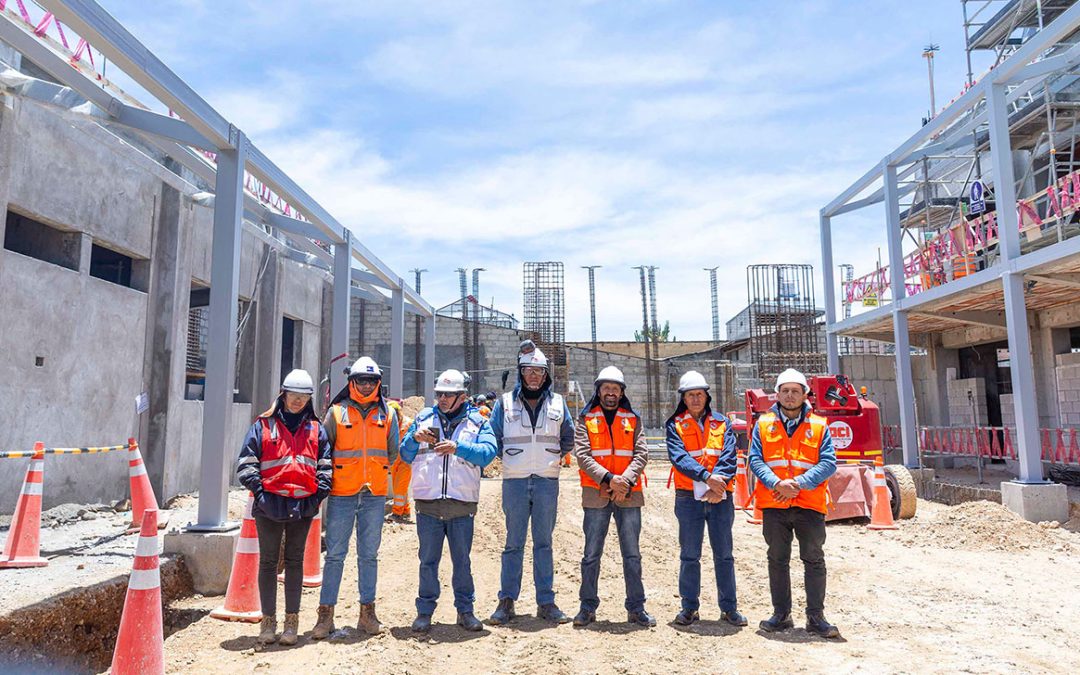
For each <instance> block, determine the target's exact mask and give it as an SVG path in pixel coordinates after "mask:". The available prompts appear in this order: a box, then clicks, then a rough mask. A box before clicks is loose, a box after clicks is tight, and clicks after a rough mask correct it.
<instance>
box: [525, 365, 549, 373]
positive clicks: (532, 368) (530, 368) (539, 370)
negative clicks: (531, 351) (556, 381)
mask: <svg viewBox="0 0 1080 675" xmlns="http://www.w3.org/2000/svg"><path fill="white" fill-rule="evenodd" d="M521 372H523V373H525V374H526V375H543V374H544V369H543V368H540V367H538V366H525V367H524V368H522V369H521Z"/></svg>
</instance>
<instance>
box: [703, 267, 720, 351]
mask: <svg viewBox="0 0 1080 675" xmlns="http://www.w3.org/2000/svg"><path fill="white" fill-rule="evenodd" d="M704 269H705V271H706V272H708V273H709V294H710V296H711V299H712V339H713V342H720V300H719V298H718V297H717V294H716V270H717V269H719V268H717V267H706V268H704Z"/></svg>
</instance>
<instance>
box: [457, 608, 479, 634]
mask: <svg viewBox="0 0 1080 675" xmlns="http://www.w3.org/2000/svg"><path fill="white" fill-rule="evenodd" d="M457 625H459V626H461V627H462V628H464V629H465V630H467V631H471V632H473V633H475V632H477V631H481V630H484V624H482V623H480V619H477V618H476V615H475V614H473V613H472V612H463V613H458V615H457Z"/></svg>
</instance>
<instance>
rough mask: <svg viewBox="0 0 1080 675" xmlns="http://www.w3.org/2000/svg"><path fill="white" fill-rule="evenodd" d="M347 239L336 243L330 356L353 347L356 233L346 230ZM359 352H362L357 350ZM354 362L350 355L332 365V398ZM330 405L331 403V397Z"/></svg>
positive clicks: (342, 385) (340, 388)
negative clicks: (354, 249) (350, 328)
mask: <svg viewBox="0 0 1080 675" xmlns="http://www.w3.org/2000/svg"><path fill="white" fill-rule="evenodd" d="M342 235H343V236H342V239H344V241H343V242H342V243H340V244H337V245H335V246H334V299H333V306H332V311H333V314H332V316H331V319H330V331H331V332H330V358H334V357H335V356H337V355H338V354H347V353H348V351H349V319H350V315H351V314H352V233H351V232H350V231H349V230H348V228H344V230H343V232H342ZM356 356H360V355H359V354H356ZM350 365H352V362H351V361H350V360H349V358H348V357H346V358H345V359H343V360H341V361H335V362H334V363H333V364H332V365H331V366H330V399H331V400H332V399H333V398H334V396H336V395H337V393H338V392H339V391H341V390H342V389H344V388H345V369H346V368H348V367H349V366H350ZM325 403H326V405H327V406H329V405H330V400H327V401H326V402H325Z"/></svg>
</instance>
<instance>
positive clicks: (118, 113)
mask: <svg viewBox="0 0 1080 675" xmlns="http://www.w3.org/2000/svg"><path fill="white" fill-rule="evenodd" d="M39 4H40V5H41V6H42V7H44V8H45V9H46V10H48V11H49V12H51V14H52V15H53V16H54V17H55V18H56V19H57V20H58V21H62V22H63V23H64V24H65V25H66V26H67V27H69V28H70V29H72V30H73V31H74V32H75V33H77V34H78V35H79V36H80V37H81V38H83V39H85V40H86V41H88V42H89V43H91V44H92V45H93V46H94V48H95V49H97V50H98V51H99V52H101V53H102V54H103V55H104V57H105V58H107V59H108V60H109V62H110V63H112V64H114V65H115V66H118V67H120V69H121V70H123V71H124V72H125V74H127V75H128V76H129V77H131V78H132V79H133V80H134V81H135V82H136V83H137V84H139V86H141V87H142V88H143V89H145V90H146V91H147V92H149V93H150V94H151V95H153V96H154V97H155V98H156V99H157V100H158V101H159V102H160V103H161V104H163V106H164V107H167V108H168V109H169V110H170V111H173V112H175V113H176V114H177V115H178V116H179V119H175V118H172V117H169V116H165V115H162V114H159V113H156V112H152V111H149V110H144V109H141V108H138V107H136V106H132V105H130V104H128V103H126V102H124V101H121V100H119V99H117V98H116V97H114V96H112V95H111V94H110V93H108V92H107V91H105V90H104V89H103V88H101V87H100V86H98V84H97V83H95V82H94V81H92V80H91V79H90V78H88V77H86V76H85V75H83V74H82V73H81V72H80V71H79V70H78V69H77V68H72V67H71V66H70V65H69V64H68V63H67V60H66V59H65V58H62V57H61V56H59V55H58V54H57V53H55V52H54V51H53V50H52V48H51V47H49V46H47V45H46V44H45V43H44V42H42V41H41V40H39V39H38V38H37V37H36V36H34V35H32V34H31V33H30V32H29V31H28V30H24V29H23V28H22V27H21V26H18V25H17V24H16V23H14V22H12V21H11V20H9V19H8V18H7V17H2V15H0V39H3V40H4V41H5V42H7V43H9V44H11V45H12V46H13V47H14V48H15V49H17V50H18V51H19V52H21V53H23V54H25V55H26V56H27V57H28V58H29V59H30V60H31V61H33V62H34V63H36V64H37V65H38V66H40V67H41V68H43V69H44V70H45V71H46V72H48V73H49V74H50V75H51V76H52V77H54V78H55V79H56V80H57V81H58V82H61V83H63V84H64V85H65V86H67V87H70V88H71V89H72V90H74V91H75V92H77V93H79V94H80V95H81V96H83V97H85V98H86V99H87V100H89V101H90V102H92V103H93V104H94V105H95V106H97V107H98V108H100V110H101V111H102V113H101V114H97V115H96V116H98V117H102V116H104V117H105V119H103V120H102V123H103V124H113V125H119V126H122V127H124V128H125V129H130V130H132V131H133V132H134V133H136V134H137V135H138V136H139V137H140V138H142V139H143V140H144V141H145V142H147V143H148V144H150V145H152V146H154V147H156V148H158V149H159V150H161V151H162V152H163V153H165V154H166V155H167V156H169V157H172V158H173V159H174V160H176V161H177V162H179V163H180V164H181V165H183V166H184V167H186V168H188V169H190V170H191V171H192V172H193V173H194V174H195V175H197V176H199V177H200V178H201V179H202V180H204V181H206V182H207V183H212V184H213V185H214V186H215V194H214V196H213V208H214V231H213V239H212V259H211V277H212V278H211V281H212V285H211V291H210V311H209V314H210V319H209V336H208V349H207V352H208V353H207V381H206V389H205V404H204V406H203V410H204V420H203V434H202V462H201V467H200V501H199V513H198V522H197V523H196V524H195V525H194V529H201V530H213V529H221V528H226V527H228V525H227V524H226V522H225V518H226V515H227V512H226V508H225V507H226V497H227V493H226V489H227V485H228V480H229V476H231V474H232V467H231V462H230V461H228V460H227V453H226V449H227V448H231V447H233V446H234V445H235V443H234V442H233V441H234V439H230V438H228V429H229V416H230V414H231V410H232V392H233V386H234V377H233V374H234V371H235V358H236V346H235V342H236V331H235V330H234V328H235V324H236V315H237V298H238V286H239V261H238V258H239V250H240V237H241V233H242V231H243V230H242V227H243V221H244V218H245V215H246V214H247V215H248V216H249V217H250V218H251V219H252V220H253V222H256V223H261V224H264V225H266V227H268V228H273V230H274V231H275V232H276V231H278V230H280V231H284V232H288V233H291V234H294V235H297V236H296V237H295V238H290V240H289V241H288V242H284V241H283V242H281V245H282V248H285V249H286V250H287V251H288V252H289V255H290V257H293V258H294V259H298V260H301V261H303V259H304V256H305V255H310V256H312V260H313V261H319V262H321V263H324V264H325V263H329V265H328V266H330V267H332V269H333V270H334V272H335V296H334V297H335V299H334V310H333V314H334V317H333V320H332V323H333V327H332V331H333V335H332V344H334V345H337V346H336V347H335V352H336V353H341V352H344V351H345V350H346V349H347V342H348V301H349V298H350V296H351V294H352V291H350V280H349V277H350V276H351V275H350V267H351V263H350V261H349V258H353V259H356V260H358V261H359V262H360V263H361V264H362V265H363V266H364V267H365V268H367V270H370V274H371V275H372V276H374V277H375V278H376V280H377V282H378V283H377V284H375V285H377V286H380V287H383V288H386V289H389V290H390V291H391V295H392V297H391V307H392V314H393V315H394V316H395V317H397V318H398V319H399V320H398V322H397V323H403V321H402V320H401V318H402V317H403V316H404V312H405V309H406V302H407V303H408V307H409V309H410V310H414V311H418V312H419V313H420V314H422V315H423V316H425V317H427V318H428V319H429V321H428V323H429V329H430V331H431V334H430V335H429V339H428V345H427V348H428V354H427V359H426V361H427V366H428V370H429V371H433V370H434V314H435V311H434V308H433V307H431V305H429V304H428V303H427V302H425V301H424V300H423V298H421V297H420V295H419V293H418V292H416V291H414V290H413V289H412V288H410V287H409V286H408V285H406V284H405V283H404V282H403V280H402V279H401V277H400V276H398V275H397V274H396V273H394V271H393V270H391V269H390V268H389V267H388V266H387V265H386V264H385V263H383V262H382V261H381V260H380V259H379V258H378V257H377V256H375V255H374V254H373V253H372V252H371V251H370V250H368V249H367V248H366V247H365V246H363V244H361V243H360V242H359V241H356V240H355V239H353V238H352V237H351V235H350V234H349V231H348V230H347V229H346V228H345V227H344V226H343V225H341V224H340V223H339V222H338V221H337V220H335V219H334V218H333V216H331V215H330V214H329V213H328V212H327V211H326V210H325V209H324V208H323V207H322V205H320V204H319V203H318V202H317V201H315V200H314V199H313V198H312V197H311V196H310V195H308V194H307V193H306V192H305V191H304V190H303V189H301V188H300V187H299V185H297V184H296V183H295V182H294V181H293V180H292V179H291V178H290V177H289V176H288V175H287V174H285V172H283V171H282V170H281V169H280V168H279V167H278V166H277V165H276V164H274V163H273V162H272V161H270V159H269V158H267V157H266V156H265V155H264V154H263V153H262V152H261V151H260V150H259V149H258V148H257V147H255V146H254V145H252V144H251V143H250V142H249V141H248V140H247V138H246V137H245V136H244V134H243V133H242V132H241V131H240V130H238V129H236V128H235V127H234V126H233V125H231V124H230V123H229V122H228V120H226V119H225V118H224V117H223V116H222V115H221V114H220V113H218V112H217V111H216V110H215V109H214V108H213V107H212V106H211V105H210V104H209V103H207V102H206V101H205V100H203V99H202V98H201V97H200V96H199V95H198V94H197V93H196V92H195V91H194V90H193V89H191V87H189V86H188V85H187V84H186V83H185V82H184V81H183V80H182V79H180V78H179V77H178V76H177V75H176V74H175V73H173V72H172V71H171V70H170V69H169V68H168V67H167V66H165V64H164V63H163V62H162V61H161V60H160V59H158V58H157V57H156V56H155V55H154V54H153V53H152V52H151V51H150V50H149V49H147V48H146V47H145V46H143V45H142V44H141V43H140V42H139V41H138V40H137V39H136V38H135V37H134V36H132V35H131V33H130V32H128V31H127V30H126V29H125V28H124V27H123V26H122V25H121V24H120V23H119V22H118V21H116V20H115V19H114V18H113V17H111V16H110V15H109V14H108V13H107V12H106V11H105V10H104V9H102V8H101V6H100V5H98V4H97V3H96V2H94V1H93V0H41V1H40V2H39ZM192 148H199V149H200V150H205V151H208V152H212V153H216V166H213V165H212V164H211V163H210V162H208V161H207V160H206V158H204V157H202V156H201V155H200V154H199V153H198V152H196V151H193V150H192ZM245 170H246V171H247V172H248V173H249V174H250V175H251V176H252V177H254V178H255V179H257V180H258V181H260V182H261V183H262V184H263V185H264V186H266V187H267V188H268V189H269V190H272V191H273V192H274V193H276V195H277V196H278V197H280V199H281V200H282V201H283V202H284V203H286V204H289V205H290V206H292V207H294V208H295V209H296V210H297V213H298V214H299V216H301V217H299V218H289V217H287V216H282V215H281V214H278V213H276V212H274V211H272V210H270V209H269V208H267V207H266V206H265V205H263V204H261V203H259V202H258V201H256V200H255V199H253V198H251V197H250V196H248V195H247V194H246V193H245V191H244V184H245ZM311 238H314V239H317V240H319V241H323V242H330V243H334V244H340V243H346V242H347V243H346V245H344V246H339V247H338V252H337V254H336V255H335V256H334V258H333V259H332V260H331V259H330V258H329V257H328V256H327V254H326V253H325V251H323V250H322V249H320V248H319V247H318V246H315V245H314V244H313V243H312V242H311V241H310V239H311ZM305 250H306V253H305ZM368 288H369V289H371V290H370V291H368V290H364V289H357V290H359V291H360V292H363V293H368V292H370V293H372V294H373V295H375V296H378V297H379V298H381V299H382V301H383V302H385V301H386V297H385V296H383V295H382V294H381V293H378V292H376V291H375V290H374V288H373V287H372V286H371V285H370V284H369V285H368ZM342 317H344V328H342V325H341V322H342ZM399 333H400V331H399ZM342 336H344V344H342ZM399 338H400V335H399ZM398 342H399V343H400V340H398ZM337 349H340V350H341V351H340V352H339V351H337ZM391 351H392V356H393V358H394V360H395V363H394V364H393V367H392V369H391V372H392V373H393V371H394V368H397V369H398V372H397V375H396V377H393V375H392V377H393V381H394V382H396V383H397V386H398V387H400V386H401V383H402V379H401V374H400V368H401V365H402V364H401V357H402V352H401V349H400V344H398V349H396V350H395V349H392V350H391ZM429 375H430V376H429V378H428V380H429V382H430V381H433V379H434V375H433V373H429Z"/></svg>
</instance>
